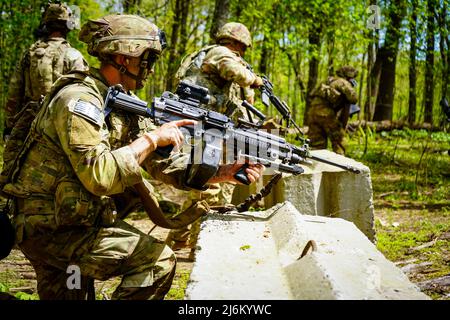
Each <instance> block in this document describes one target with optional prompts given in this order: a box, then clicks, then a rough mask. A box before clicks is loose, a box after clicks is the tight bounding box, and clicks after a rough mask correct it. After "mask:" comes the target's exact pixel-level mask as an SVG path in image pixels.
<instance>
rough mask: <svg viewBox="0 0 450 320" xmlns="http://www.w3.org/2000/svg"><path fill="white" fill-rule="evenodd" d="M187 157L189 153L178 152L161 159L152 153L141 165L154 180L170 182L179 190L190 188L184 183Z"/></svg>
mask: <svg viewBox="0 0 450 320" xmlns="http://www.w3.org/2000/svg"><path fill="white" fill-rule="evenodd" d="M189 157H190V155H189V154H187V153H181V152H180V153H174V154H171V156H170V157H169V158H167V159H163V158H161V157H159V156H158V155H157V154H155V153H153V154H151V155H150V156H149V157H148V158H147V159H146V160H145V161H144V163H143V167H144V169H145V171H146V172H147V173H148V174H149V175H150V176H151V177H152V178H153V179H155V180H158V181H162V182H164V183H166V184H170V185H172V186H174V187H175V188H177V189H180V190H192V189H191V188H189V187H187V186H186V185H185V177H186V169H187V166H188V162H189Z"/></svg>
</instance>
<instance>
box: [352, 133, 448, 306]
mask: <svg viewBox="0 0 450 320" xmlns="http://www.w3.org/2000/svg"><path fill="white" fill-rule="evenodd" d="M366 141H367V148H366V146H365V144H366ZM448 150H450V134H449V133H445V132H433V133H431V134H430V133H429V132H427V131H425V130H416V131H414V130H408V129H407V130H394V131H392V132H381V133H374V132H371V131H370V130H368V131H365V132H364V131H363V130H362V129H361V130H359V131H357V132H356V133H355V134H354V135H353V136H351V137H349V138H348V147H347V156H349V157H351V158H354V159H356V160H358V161H360V162H362V163H364V164H365V165H367V166H368V167H369V168H370V170H371V179H372V187H373V193H374V194H373V196H374V208H375V231H376V239H377V242H376V245H377V248H378V249H379V250H380V251H381V252H382V253H383V254H384V255H385V256H386V258H388V259H389V260H391V261H394V262H396V261H407V260H411V259H416V261H415V262H414V263H420V262H425V261H427V262H432V265H431V266H428V267H427V270H426V272H419V273H417V274H410V275H409V276H410V279H411V280H412V281H416V282H418V281H424V280H428V279H432V278H437V277H441V276H444V275H447V274H450V240H448V239H447V240H438V239H439V236H441V235H443V234H444V233H449V232H450V155H449V154H448ZM431 241H434V242H433V243H432V245H431V246H428V247H426V248H422V249H418V250H416V249H414V248H416V247H418V246H420V245H422V244H426V243H430V242H431ZM426 293H427V294H428V295H430V296H431V297H432V298H433V299H448V297H446V296H445V293H442V292H433V291H427V292H426Z"/></svg>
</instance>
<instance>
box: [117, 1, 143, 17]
mask: <svg viewBox="0 0 450 320" xmlns="http://www.w3.org/2000/svg"><path fill="white" fill-rule="evenodd" d="M141 2H142V1H141V0H123V1H122V6H123V12H124V13H129V14H134V13H137V12H138V11H139V6H140V5H141Z"/></svg>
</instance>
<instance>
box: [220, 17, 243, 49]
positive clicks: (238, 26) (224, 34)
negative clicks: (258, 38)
mask: <svg viewBox="0 0 450 320" xmlns="http://www.w3.org/2000/svg"><path fill="white" fill-rule="evenodd" d="M222 39H232V40H236V41H239V42H240V43H243V44H244V45H246V46H247V47H251V46H252V36H251V35H250V31H248V29H247V27H246V26H244V25H243V24H242V23H238V22H228V23H226V24H224V25H223V26H222V27H220V28H219V31H217V33H216V41H217V42H219V41H220V40H222Z"/></svg>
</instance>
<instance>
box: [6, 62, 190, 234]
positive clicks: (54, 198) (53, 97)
mask: <svg viewBox="0 0 450 320" xmlns="http://www.w3.org/2000/svg"><path fill="white" fill-rule="evenodd" d="M106 91H107V86H106V85H105V84H104V82H103V80H102V79H101V77H100V75H99V73H98V72H97V71H96V70H92V71H91V72H90V73H85V72H74V73H70V74H68V75H65V76H62V77H60V78H59V79H58V80H57V81H56V82H55V84H54V86H53V88H52V90H51V92H50V93H49V94H48V95H47V96H46V98H45V100H44V103H43V106H42V108H41V110H40V112H39V114H38V115H37V117H36V119H35V121H34V122H33V124H32V127H31V130H30V134H29V135H28V137H27V140H26V141H25V148H24V149H23V150H22V152H21V153H20V154H19V157H18V160H19V161H20V164H21V165H20V167H19V166H17V167H16V168H15V169H14V173H13V175H12V178H11V181H10V182H9V183H8V184H6V186H5V187H4V189H3V191H4V192H5V193H7V194H10V195H12V196H14V197H16V198H18V200H17V201H18V203H19V205H18V211H19V212H18V213H19V214H20V213H24V214H25V215H26V216H27V217H29V219H28V220H27V221H31V220H30V219H32V220H33V223H28V225H31V226H32V227H33V228H35V226H36V225H40V226H44V227H45V228H51V229H55V228H57V227H61V226H74V225H77V226H80V225H82V226H94V225H96V224H97V222H98V219H99V215H100V213H101V214H103V212H104V211H105V210H106V209H105V208H112V207H113V206H114V205H113V204H112V203H111V202H112V201H111V199H110V197H109V196H114V195H118V194H121V193H123V192H124V191H126V190H127V188H129V187H132V186H133V185H135V184H137V183H139V182H141V181H142V179H143V176H142V171H141V166H140V165H139V164H138V162H137V156H136V154H134V152H133V151H132V150H131V148H130V147H128V146H127V144H128V142H129V139H132V138H134V135H135V134H138V133H136V132H137V131H141V130H137V131H136V130H134V129H133V130H129V129H128V126H121V125H120V124H121V123H122V122H121V121H118V120H117V121H116V115H117V114H115V113H114V112H113V113H112V114H110V115H109V119H108V118H107V119H106V120H105V117H104V114H103V109H104V97H105V96H106ZM120 116H121V115H119V116H118V117H117V118H120ZM144 130H149V128H144ZM110 140H111V141H112V142H113V144H115V147H117V149H113V148H112V147H111V142H110ZM120 144H122V145H120ZM187 160H188V158H187V157H186V156H185V155H183V154H180V155H179V156H176V157H174V158H170V159H167V160H161V161H156V160H151V159H147V161H145V162H144V167H145V168H147V170H148V171H150V172H151V173H152V174H153V175H154V176H155V178H156V179H159V180H163V181H164V182H168V183H172V184H174V185H175V186H177V187H180V188H183V187H184V185H183V180H184V179H183V177H184V174H183V173H184V170H185V168H186V162H187ZM106 211H108V210H106ZM25 229H26V228H25ZM28 229H29V228H28ZM30 232H31V233H32V232H33V231H31V230H29V231H28V233H30Z"/></svg>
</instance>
